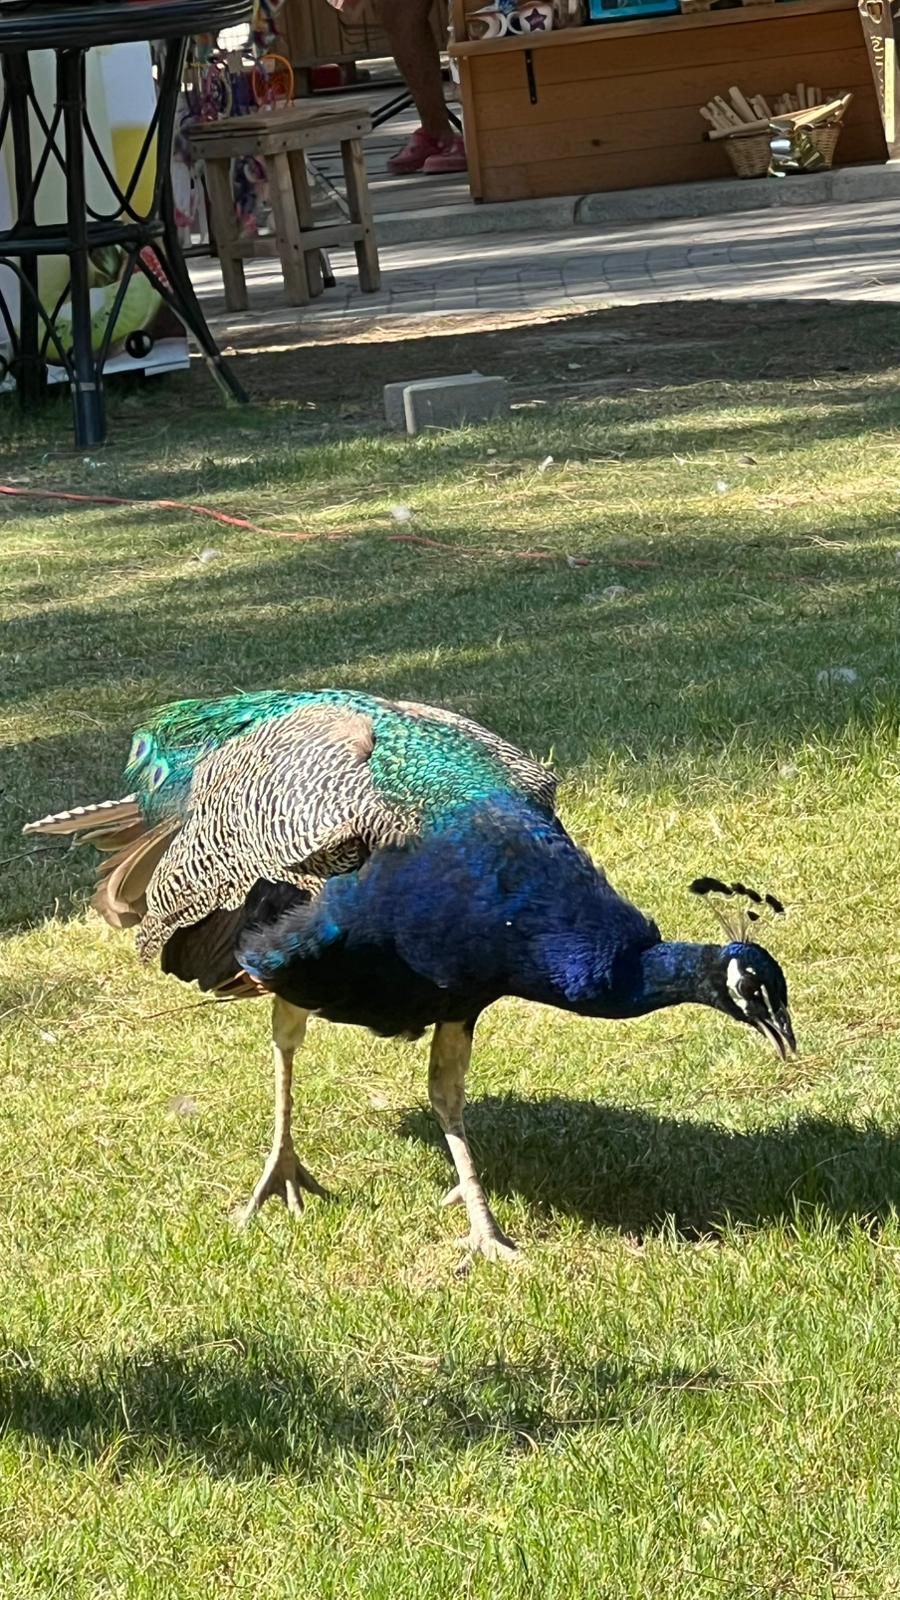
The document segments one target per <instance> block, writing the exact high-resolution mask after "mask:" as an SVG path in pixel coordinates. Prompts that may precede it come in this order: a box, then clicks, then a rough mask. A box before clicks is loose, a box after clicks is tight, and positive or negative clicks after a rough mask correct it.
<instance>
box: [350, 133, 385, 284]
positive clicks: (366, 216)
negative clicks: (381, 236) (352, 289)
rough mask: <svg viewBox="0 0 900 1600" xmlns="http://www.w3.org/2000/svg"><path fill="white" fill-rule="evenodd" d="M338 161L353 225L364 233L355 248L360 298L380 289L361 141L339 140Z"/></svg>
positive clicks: (373, 229) (373, 222) (372, 220)
mask: <svg viewBox="0 0 900 1600" xmlns="http://www.w3.org/2000/svg"><path fill="white" fill-rule="evenodd" d="M341 160H342V161H343V163H344V182H345V183H346V185H347V206H348V208H349V211H350V217H351V220H352V221H353V222H358V223H360V224H361V226H362V227H363V228H364V229H365V232H364V234H363V237H362V238H361V239H359V240H357V242H356V244H355V245H354V249H355V251H356V266H357V270H358V272H359V287H360V288H361V289H362V292H363V294H375V293H376V292H377V291H378V290H379V289H380V288H381V271H380V269H379V266H378V245H377V243H376V241H375V221H374V218H373V216H372V203H371V200H370V198H369V180H368V178H367V177H366V158H365V156H364V155H363V147H362V140H361V139H342V140H341Z"/></svg>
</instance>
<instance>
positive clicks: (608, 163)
mask: <svg viewBox="0 0 900 1600" xmlns="http://www.w3.org/2000/svg"><path fill="white" fill-rule="evenodd" d="M477 3H478V0H474V4H477ZM464 5H465V6H467V7H468V8H469V9H471V4H470V0H455V4H454V8H453V9H454V22H455V27H456V33H457V38H458V39H460V42H459V43H457V44H455V45H452V46H451V51H450V53H451V55H453V56H454V57H455V58H456V60H457V63H458V66H459V74H460V90H461V94H462V102H463V112H464V118H465V131H466V146H467V150H468V155H469V181H470V185H471V189H472V195H473V198H474V199H476V200H521V199H526V198H529V199H530V198H536V197H539V196H545V195H564V194H591V193H597V192H600V191H603V190H608V189H633V188H641V187H643V186H645V185H648V184H665V183H690V182H694V181H697V180H699V179H703V178H717V177H727V176H729V175H733V172H732V167H731V163H730V161H729V158H728V155H727V153H726V151H725V150H724V149H723V148H722V146H721V144H716V143H709V142H708V141H706V140H705V139H704V138H703V127H704V124H703V121H702V119H701V117H700V112H699V109H698V108H699V107H700V106H701V105H703V104H704V103H705V102H706V101H707V100H709V99H711V97H712V96H713V95H715V94H726V93H727V90H728V88H729V86H730V85H731V84H738V85H739V86H740V88H741V89H743V91H744V93H745V94H763V95H765V96H766V98H767V99H768V100H769V101H770V102H771V101H772V100H774V99H775V98H776V97H777V96H778V95H779V94H781V93H783V92H784V91H785V90H791V91H793V88H794V84H795V83H797V82H798V81H800V82H803V83H808V84H816V85H817V86H819V87H820V88H822V89H823V90H826V89H834V90H838V89H841V90H847V89H850V90H852V91H853V103H852V105H851V107H850V110H849V113H848V116H847V120H846V123H845V126H844V130H843V133H842V135H841V142H840V145H839V146H838V155H837V161H838V163H839V164H840V165H841V166H845V165H847V164H848V163H852V162H866V161H869V162H878V161H884V160H886V158H887V149H886V145H885V140H884V130H883V127H882V121H881V115H880V112H879V106H878V101H877V98H876V93H875V87H874V83H873V78H872V71H871V68H870V65H869V57H868V53H867V50H866V44H865V40H864V37H863V32H862V26H861V24H860V20H859V14H858V11H857V4H856V0H783V3H781V4H773V5H766V6H759V5H755V6H745V7H741V8H740V9H735V10H729V11H712V12H701V13H696V12H695V13H693V14H692V15H688V16H675V17H651V18H647V19H646V20H645V21H630V22H605V23H598V24H596V25H594V26H592V27H586V28H564V29H559V30H558V31H554V32H553V33H549V34H526V35H524V36H523V35H517V36H515V37H508V38H503V39H490V40H479V41H477V42H475V43H470V42H467V41H465V40H464V39H462V37H461V36H462V34H463V31H464V22H463V17H462V7H463V6H464ZM747 181H748V182H752V181H760V182H761V181H764V180H752V179H748V180H747ZM786 181H797V182H802V179H797V180H786Z"/></svg>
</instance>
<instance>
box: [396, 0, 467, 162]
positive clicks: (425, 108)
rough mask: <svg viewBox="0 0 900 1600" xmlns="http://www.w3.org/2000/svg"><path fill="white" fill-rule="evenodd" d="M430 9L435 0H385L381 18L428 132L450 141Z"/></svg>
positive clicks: (439, 140)
mask: <svg viewBox="0 0 900 1600" xmlns="http://www.w3.org/2000/svg"><path fill="white" fill-rule="evenodd" d="M430 11H431V0H384V3H383V5H382V7H381V21H382V26H383V27H384V31H385V33H386V34H387V36H388V39H389V40H390V45H391V54H392V55H393V57H394V60H395V61H396V63H397V66H398V67H399V68H400V71H401V73H402V74H403V77H404V80H405V82H406V86H407V88H408V90H409V92H410V94H411V95H412V97H413V100H414V101H415V104H416V110H417V111H418V113H419V118H420V120H421V123H422V127H423V129H424V131H425V133H426V134H427V135H428V137H429V138H430V139H432V140H433V141H434V142H435V143H438V144H446V143H447V142H448V141H449V140H450V139H451V138H452V137H453V128H452V126H451V123H450V119H449V117H448V116H447V107H446V105H445V104H444V85H443V81H442V79H441V57H440V52H439V50H438V46H437V40H436V39H435V36H434V30H433V29H432V26H431V23H430V21H429V13H430Z"/></svg>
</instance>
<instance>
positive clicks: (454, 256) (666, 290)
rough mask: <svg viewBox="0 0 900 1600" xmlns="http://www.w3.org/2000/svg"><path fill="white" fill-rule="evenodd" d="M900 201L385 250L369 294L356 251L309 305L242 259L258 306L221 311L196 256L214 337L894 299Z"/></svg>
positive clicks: (267, 269) (214, 276) (266, 268)
mask: <svg viewBox="0 0 900 1600" xmlns="http://www.w3.org/2000/svg"><path fill="white" fill-rule="evenodd" d="M898 240H900V199H890V200H885V199H880V200H877V201H870V202H866V203H860V204H845V205H840V206H835V205H829V206H810V205H804V206H800V207H798V208H796V209H779V210H776V211H755V212H748V213H744V214H743V215H739V216H734V215H731V216H724V217H705V218H700V219H696V218H695V219H679V220H677V221H662V222H650V223H647V222H644V223H632V224H629V225H628V226H624V227H616V228H604V229H599V230H598V229H581V230H579V229H574V228H573V229H568V230H561V231H553V232H549V231H543V232H540V233H538V232H531V233H507V234H495V235H490V234H487V235H480V236H471V237H466V238H461V239H458V240H447V239H442V240H435V241H433V242H430V243H425V244H420V245H415V246H413V245H396V246H389V247H386V248H385V249H383V251H382V253H381V260H382V273H383V287H382V289H381V291H380V293H379V294H377V295H362V294H360V292H359V288H358V285H357V282H356V276H355V272H354V270H353V267H354V263H353V260H352V257H350V256H345V255H335V257H334V259H333V266H334V269H335V272H336V275H337V279H338V281H337V284H336V287H335V288H334V289H331V290H329V291H326V293H325V295H324V296H322V298H321V299H320V300H317V301H316V302H315V304H314V305H313V306H312V307H309V308H300V309H292V308H291V307H288V306H285V305H284V303H283V300H282V297H281V285H280V277H279V274H278V270H277V266H276V264H275V263H272V262H257V263H253V264H252V265H250V266H249V267H248V284H249V286H250V295H251V310H250V311H249V312H247V313H244V314H242V315H240V316H238V315H235V314H231V313H226V312H224V311H223V310H222V293H221V279H220V276H219V271H218V267H217V264H216V263H215V262H214V261H206V260H200V261H197V262H194V263H193V264H192V273H193V276H194V279H195V282H196V284H197V287H198V290H199V292H200V295H201V298H202V299H203V301H204V305H205V307H206V310H207V313H208V315H209V316H210V319H211V321H212V323H213V326H214V327H215V329H216V331H217V335H218V336H219V337H220V338H225V339H227V336H228V332H229V330H234V332H235V333H237V332H243V333H246V332H247V331H249V330H252V329H253V330H255V329H261V328H264V327H266V326H271V327H284V326H285V325H288V324H294V325H297V324H299V325H300V326H301V327H302V326H309V327H310V328H312V327H314V326H315V325H317V324H321V323H322V322H323V321H324V322H327V323H329V324H332V325H333V324H334V323H335V322H339V323H347V324H349V323H352V322H355V321H357V320H359V319H372V318H373V317H375V318H377V319H379V320H380V319H382V318H386V317H395V316H401V315H402V316H410V317H436V316H442V315H445V314H446V315H450V314H454V313H469V314H470V315H471V313H473V312H479V311H481V312H485V313H493V314H497V313H502V312H504V311H509V312H515V313H519V314H521V313H523V312H528V311H537V312H543V313H546V312H550V311H553V310H559V309H564V310H565V309H567V310H577V309H579V308H582V307H584V308H590V307H596V306H600V305H610V304H624V303H632V304H633V303H640V302H645V301H653V300H669V299H673V298H679V299H686V298H691V299H697V298H728V299H735V298H741V299H756V298H765V297H767V296H773V297H777V298H791V297H796V298H798V299H836V300H855V299H863V300H900V251H898Z"/></svg>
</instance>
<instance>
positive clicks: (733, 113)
mask: <svg viewBox="0 0 900 1600" xmlns="http://www.w3.org/2000/svg"><path fill="white" fill-rule="evenodd" d="M852 98H853V96H852V95H851V94H838V95H832V97H831V98H830V99H828V100H826V99H825V98H824V96H823V93H822V90H821V89H816V88H813V87H811V86H810V85H808V84H805V83H798V84H795V86H794V94H782V95H779V96H778V99H777V100H776V101H775V102H774V108H773V106H770V105H769V102H768V100H766V99H765V98H764V96H763V95H760V94H757V95H745V94H743V93H742V91H741V90H740V89H739V88H738V86H737V84H732V85H731V88H730V89H729V90H728V100H726V99H725V98H724V96H723V95H720V94H717V95H714V96H713V98H712V100H708V101H707V102H706V105H705V106H701V107H700V115H701V117H703V119H704V121H705V122H708V123H709V131H708V133H707V138H709V139H728V138H731V137H732V135H733V134H735V133H765V131H766V129H767V128H768V127H770V126H771V124H772V123H773V122H776V121H777V122H780V123H783V124H784V125H785V127H786V128H787V129H791V128H800V127H804V128H809V127H815V126H816V125H817V124H818V123H821V122H840V120H841V118H842V117H843V115H844V113H845V111H846V110H847V107H848V106H849V104H850V101H851V100H852Z"/></svg>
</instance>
